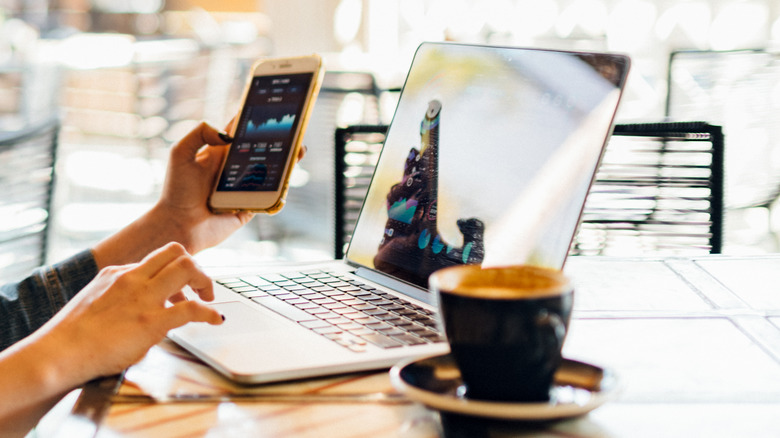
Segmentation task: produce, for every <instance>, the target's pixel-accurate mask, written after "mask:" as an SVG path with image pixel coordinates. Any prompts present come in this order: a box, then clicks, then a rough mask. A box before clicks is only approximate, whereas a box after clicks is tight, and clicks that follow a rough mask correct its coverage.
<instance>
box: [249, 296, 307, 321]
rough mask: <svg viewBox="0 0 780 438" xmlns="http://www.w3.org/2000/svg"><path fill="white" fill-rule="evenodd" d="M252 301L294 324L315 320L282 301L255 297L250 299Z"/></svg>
mask: <svg viewBox="0 0 780 438" xmlns="http://www.w3.org/2000/svg"><path fill="white" fill-rule="evenodd" d="M252 301H254V302H256V303H258V304H260V305H262V306H263V307H265V308H267V309H270V310H273V311H274V312H276V313H278V314H280V315H282V316H284V317H285V318H288V319H291V320H293V321H295V322H301V321H311V320H316V319H317V317H315V316H314V315H312V314H310V313H308V312H304V311H303V310H301V309H299V308H297V307H295V306H293V305H291V304H287V303H285V302H284V301H281V300H278V299H276V298H273V297H257V298H252Z"/></svg>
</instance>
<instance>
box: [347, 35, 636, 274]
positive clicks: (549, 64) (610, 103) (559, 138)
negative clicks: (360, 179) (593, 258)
mask: <svg viewBox="0 0 780 438" xmlns="http://www.w3.org/2000/svg"><path fill="white" fill-rule="evenodd" d="M627 68H628V61H627V59H626V58H624V57H621V56H616V55H608V54H603V55H601V54H577V53H569V52H555V51H552V52H551V51H536V50H532V49H518V48H494V47H491V48H485V47H478V46H469V45H458V44H451V45H449V44H444V45H442V44H423V45H421V46H420V48H419V49H418V51H417V53H416V55H415V59H414V61H413V66H412V68H411V70H410V74H409V76H408V77H407V80H406V83H405V85H404V88H403V93H402V95H401V98H400V101H399V104H398V108H397V109H396V115H395V117H394V119H393V122H392V124H391V127H390V130H389V131H388V135H387V138H386V140H385V145H384V148H383V150H382V155H381V158H380V160H379V163H378V165H377V169H376V173H375V175H374V178H373V180H372V182H371V188H370V190H369V195H368V197H367V199H366V200H365V204H364V206H363V209H362V211H361V217H360V219H359V220H358V223H357V226H356V229H355V231H354V234H353V237H352V241H351V243H350V246H349V249H348V252H347V259H348V260H349V261H351V262H354V263H358V264H360V265H363V266H367V267H370V268H373V269H377V270H380V271H382V272H385V273H388V274H391V275H394V276H396V277H399V278H401V279H404V280H406V281H409V282H411V283H414V284H417V285H420V286H426V285H427V278H428V275H429V274H430V273H431V272H433V271H434V270H436V269H438V268H441V267H444V266H449V265H454V264H462V263H482V264H484V265H504V264H516V263H524V262H529V263H534V264H538V265H545V266H552V267H560V266H562V265H563V262H564V259H565V254H566V252H567V248H568V246H569V244H570V242H571V238H572V235H573V232H574V229H575V228H576V224H577V220H578V218H579V213H580V211H581V209H582V204H583V200H584V197H585V195H586V193H587V190H588V187H589V186H590V183H591V179H592V177H593V171H594V169H595V167H596V166H597V164H598V161H599V159H600V156H601V151H602V148H603V145H604V143H605V142H606V139H607V136H608V134H609V126H610V125H611V123H612V119H613V117H614V114H615V111H616V107H617V103H618V101H619V98H620V93H621V89H622V85H623V82H624V81H625V76H626V72H627Z"/></svg>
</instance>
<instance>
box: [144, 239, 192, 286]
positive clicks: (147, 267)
mask: <svg viewBox="0 0 780 438" xmlns="http://www.w3.org/2000/svg"><path fill="white" fill-rule="evenodd" d="M187 255H188V254H187V250H185V249H184V247H183V246H182V245H181V244H180V243H177V242H170V243H168V244H166V245H165V246H162V247H160V248H158V249H156V250H154V251H152V252H151V253H149V255H147V256H146V257H144V259H143V260H141V263H139V264H138V266H137V267H135V268H134V269H135V270H136V272H138V273H140V274H142V275H145V276H146V277H147V278H152V277H154V276H156V275H157V274H158V273H159V272H160V271H161V270H162V269H163V268H165V267H166V266H167V265H168V264H170V263H171V262H172V261H174V260H176V259H178V258H179V257H182V256H187Z"/></svg>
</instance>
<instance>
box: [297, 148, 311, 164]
mask: <svg viewBox="0 0 780 438" xmlns="http://www.w3.org/2000/svg"><path fill="white" fill-rule="evenodd" d="M308 150H309V148H308V147H306V145H302V146H301V148H300V149H299V150H298V156H297V157H296V159H295V162H296V163H297V162H299V161H301V160H303V157H305V156H306V152H307V151H308Z"/></svg>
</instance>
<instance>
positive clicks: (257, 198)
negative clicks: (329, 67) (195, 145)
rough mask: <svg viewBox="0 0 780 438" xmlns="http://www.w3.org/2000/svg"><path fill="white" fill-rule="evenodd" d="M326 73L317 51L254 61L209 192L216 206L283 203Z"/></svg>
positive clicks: (271, 207)
mask: <svg viewBox="0 0 780 438" xmlns="http://www.w3.org/2000/svg"><path fill="white" fill-rule="evenodd" d="M323 74H324V70H323V68H322V59H321V58H320V57H319V56H318V55H311V56H304V57H297V58H280V59H267V60H262V61H259V62H257V63H256V64H255V65H254V66H253V67H252V73H251V74H250V76H249V80H248V82H247V85H246V89H245V91H244V105H243V108H242V109H241V113H240V115H239V118H238V120H237V121H236V123H235V124H234V125H233V131H232V132H231V133H230V134H231V136H232V137H233V143H232V144H231V145H230V146H229V148H230V149H229V150H228V153H227V154H226V156H225V161H224V163H223V164H222V169H221V171H220V173H219V177H218V178H217V180H216V183H215V185H214V189H213V190H212V193H211V196H210V197H209V207H210V208H211V209H212V210H214V211H218V212H234V211H240V210H246V211H257V212H266V213H269V214H273V213H277V212H278V211H279V210H281V209H282V207H283V206H284V202H285V198H286V196H287V189H288V185H289V179H290V173H291V172H292V168H293V166H294V164H295V160H296V157H298V154H299V151H300V148H301V142H302V140H303V134H304V132H305V130H306V125H307V123H308V121H309V116H310V114H311V110H312V107H313V106H314V101H315V100H316V98H317V94H318V93H319V88H320V84H321V83H322V77H323Z"/></svg>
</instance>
